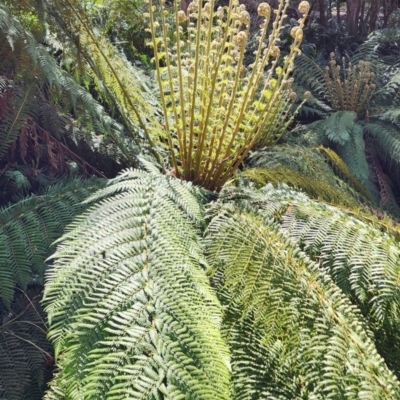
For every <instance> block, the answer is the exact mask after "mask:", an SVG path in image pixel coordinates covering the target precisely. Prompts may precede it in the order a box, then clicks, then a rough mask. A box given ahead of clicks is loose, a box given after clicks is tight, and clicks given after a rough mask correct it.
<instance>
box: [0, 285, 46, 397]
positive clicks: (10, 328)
mask: <svg viewBox="0 0 400 400" xmlns="http://www.w3.org/2000/svg"><path fill="white" fill-rule="evenodd" d="M39 293H40V292H39V287H38V286H36V287H35V286H33V287H31V288H30V289H29V290H28V291H27V292H26V293H25V292H22V291H18V292H17V293H16V296H15V298H14V300H13V303H12V307H11V309H7V308H5V307H3V304H1V302H0V321H1V323H0V398H2V399H7V400H41V399H42V398H43V394H44V390H45V388H46V382H47V380H48V379H49V378H50V375H51V367H52V365H53V355H52V349H51V344H50V343H49V342H48V341H47V340H46V324H45V315H44V312H43V310H42V308H41V306H40V303H39V300H40V297H41V296H40V294H39Z"/></svg>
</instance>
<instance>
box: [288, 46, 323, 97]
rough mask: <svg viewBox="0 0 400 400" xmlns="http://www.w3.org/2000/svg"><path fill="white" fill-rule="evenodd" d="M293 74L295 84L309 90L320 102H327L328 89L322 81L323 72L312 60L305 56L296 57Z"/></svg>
mask: <svg viewBox="0 0 400 400" xmlns="http://www.w3.org/2000/svg"><path fill="white" fill-rule="evenodd" d="M293 74H294V76H295V78H296V84H299V85H301V86H303V87H305V88H307V89H308V90H310V91H311V93H312V95H313V96H314V97H317V98H318V99H319V100H320V101H321V100H322V101H323V100H325V101H324V103H327V102H328V89H327V87H326V83H325V79H324V71H323V70H322V69H321V68H320V67H319V66H318V64H317V63H316V62H315V61H314V60H313V59H312V58H310V57H308V56H306V55H305V54H300V55H299V56H297V57H296V60H295V69H294V71H293Z"/></svg>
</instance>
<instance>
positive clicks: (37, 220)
mask: <svg viewBox="0 0 400 400" xmlns="http://www.w3.org/2000/svg"><path fill="white" fill-rule="evenodd" d="M100 185H101V183H100V182H99V181H93V180H88V181H82V180H80V179H77V180H75V181H71V182H68V183H67V184H63V185H61V184H59V185H55V186H53V187H51V188H50V189H49V190H48V191H47V193H46V194H44V195H42V196H32V197H28V198H27V199H24V200H22V201H20V202H18V203H16V204H14V205H11V206H9V207H5V208H3V209H0V298H1V300H3V302H4V303H5V305H6V306H8V307H9V306H10V304H11V301H12V298H13V295H14V287H15V286H19V287H20V288H26V287H27V285H28V283H30V282H31V280H32V277H33V276H37V277H36V279H37V280H38V281H39V282H43V275H44V270H45V263H44V261H45V259H46V257H48V256H49V255H50V252H49V249H50V246H51V244H52V242H53V241H54V240H55V239H57V238H58V237H59V236H60V234H62V232H63V229H64V227H65V226H66V225H67V224H68V223H70V222H71V221H72V219H73V217H74V216H75V215H77V214H78V213H80V212H82V211H83V210H84V209H85V208H86V207H87V206H85V205H81V204H80V202H81V201H82V200H83V199H84V198H85V197H87V196H88V194H89V193H91V191H93V190H94V189H97V188H98V187H99V186H100ZM61 191H63V192H64V193H61Z"/></svg>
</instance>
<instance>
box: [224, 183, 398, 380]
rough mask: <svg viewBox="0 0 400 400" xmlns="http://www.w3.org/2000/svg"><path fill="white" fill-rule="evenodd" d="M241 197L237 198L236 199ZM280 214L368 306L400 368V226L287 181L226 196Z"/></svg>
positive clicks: (385, 349)
mask: <svg viewBox="0 0 400 400" xmlns="http://www.w3.org/2000/svg"><path fill="white" fill-rule="evenodd" d="M235 199H236V200H235ZM227 201H230V202H232V201H235V203H236V204H237V205H238V206H240V207H241V209H244V210H246V211H247V212H250V210H252V211H253V212H256V213H257V215H259V216H261V217H262V218H263V219H264V221H266V223H270V221H271V220H275V221H276V222H277V223H279V224H280V229H281V231H282V232H283V233H284V235H285V236H287V237H288V238H289V239H290V240H291V243H295V244H296V245H297V246H298V247H300V248H301V249H302V250H303V251H304V252H305V253H306V254H307V255H308V256H309V257H311V258H312V259H313V260H314V261H316V262H317V263H318V265H319V266H320V268H321V270H324V271H325V272H327V273H329V275H330V276H331V278H332V279H333V281H334V283H335V284H336V285H337V286H338V287H339V288H340V290H341V291H342V293H344V294H345V295H346V296H347V297H348V298H349V299H350V300H351V301H352V302H353V303H354V304H356V305H357V307H358V308H359V310H360V311H361V312H362V314H363V316H364V317H365V319H366V321H367V322H368V325H369V329H370V330H371V331H373V333H374V336H375V339H374V341H375V344H376V346H377V348H378V349H379V352H380V354H381V355H382V356H383V357H384V359H385V360H386V362H387V363H388V364H389V366H390V367H391V368H392V370H393V371H395V373H396V374H397V375H399V374H400V363H399V362H398V360H399V357H400V342H399V339H400V337H399V334H398V326H399V324H400V307H399V306H400V304H399V298H400V297H399V294H400V283H399V281H398V275H399V273H400V262H399V260H400V257H399V251H400V246H399V245H398V237H399V226H398V225H394V224H393V222H392V221H390V220H388V219H387V218H379V216H375V215H373V214H371V213H369V212H368V211H367V210H365V209H364V208H360V209H359V210H358V211H357V210H345V209H342V210H339V209H338V208H335V207H332V206H328V205H326V204H323V203H317V202H315V201H312V200H309V199H308V198H307V197H306V196H305V195H303V194H300V193H298V192H296V191H293V190H288V188H287V187H286V188H285V187H282V186H280V187H278V188H274V187H273V186H272V185H267V186H266V187H264V188H263V189H261V190H260V191H259V193H251V192H247V194H245V195H243V193H240V192H238V194H236V195H235V194H231V195H230V196H229V198H228V199H224V202H227Z"/></svg>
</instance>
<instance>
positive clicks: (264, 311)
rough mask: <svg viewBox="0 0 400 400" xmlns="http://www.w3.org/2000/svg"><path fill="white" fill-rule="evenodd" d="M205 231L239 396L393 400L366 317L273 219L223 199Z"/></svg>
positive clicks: (396, 389)
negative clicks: (223, 201)
mask: <svg viewBox="0 0 400 400" xmlns="http://www.w3.org/2000/svg"><path fill="white" fill-rule="evenodd" d="M219 211H220V212H219V213H218V215H216V216H215V217H214V218H213V219H212V221H211V223H210V225H209V227H208V230H207V235H206V244H207V251H208V254H209V262H210V264H211V265H214V266H215V271H214V273H213V281H214V284H215V286H216V288H217V291H218V293H219V297H220V299H221V302H222V304H223V305H224V306H225V315H224V325H223V326H224V330H223V333H224V335H225V337H226V339H227V340H228V342H229V344H230V346H231V352H232V367H233V383H234V387H235V398H237V399H249V398H251V399H259V398H271V399H278V398H279V399H281V398H291V399H292V398H318V399H319V398H321V399H322V398H324V399H337V398H341V397H342V396H344V394H345V396H346V398H349V399H358V398H361V397H362V398H371V399H375V398H388V399H396V398H398V396H399V395H400V386H399V383H398V381H397V379H396V378H395V377H394V376H393V374H392V373H391V372H390V371H389V370H388V368H387V367H386V365H385V363H384V361H383V359H382V358H381V357H380V355H379V354H378V353H377V351H376V348H375V346H374V343H373V341H372V336H371V333H370V331H369V328H368V326H367V323H366V321H365V319H364V318H363V317H362V316H361V314H360V312H359V311H358V310H357V308H356V307H355V306H353V305H351V303H350V302H349V300H348V299H347V298H346V297H345V296H344V294H343V293H342V292H341V290H339V289H338V288H337V287H336V286H335V285H334V283H333V282H332V280H331V279H330V278H329V276H328V275H327V274H326V273H325V272H324V271H321V270H319V268H318V266H317V265H316V264H314V263H313V262H312V261H310V260H309V259H308V258H307V257H306V256H305V255H304V254H302V253H301V252H300V251H299V249H298V248H296V246H294V245H293V243H291V242H289V241H288V240H287V239H285V237H284V236H283V235H282V234H281V233H280V232H279V230H278V227H277V226H275V224H273V223H271V222H263V221H262V220H260V218H259V217H258V216H256V215H254V214H252V213H247V212H240V210H239V209H238V208H235V207H234V206H233V205H232V204H227V205H225V206H224V205H222V206H221V209H220V210H219Z"/></svg>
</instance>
